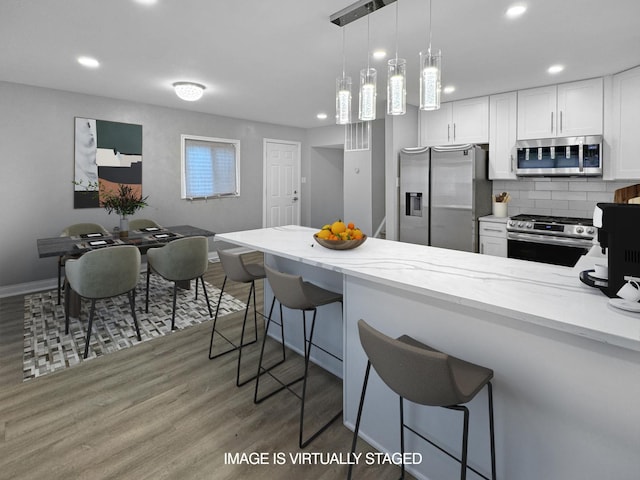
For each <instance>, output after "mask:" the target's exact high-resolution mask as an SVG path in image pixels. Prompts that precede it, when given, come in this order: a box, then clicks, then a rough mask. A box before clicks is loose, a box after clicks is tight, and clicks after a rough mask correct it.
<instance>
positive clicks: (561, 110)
mask: <svg viewBox="0 0 640 480" xmlns="http://www.w3.org/2000/svg"><path fill="white" fill-rule="evenodd" d="M560 133H562V110H560Z"/></svg>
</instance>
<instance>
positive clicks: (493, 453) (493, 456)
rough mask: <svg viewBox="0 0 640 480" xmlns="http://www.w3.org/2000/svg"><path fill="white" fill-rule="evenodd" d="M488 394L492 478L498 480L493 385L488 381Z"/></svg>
mask: <svg viewBox="0 0 640 480" xmlns="http://www.w3.org/2000/svg"><path fill="white" fill-rule="evenodd" d="M487 389H488V392H487V395H488V400H489V437H490V442H491V479H492V480H496V439H495V430H494V424H493V386H492V385H491V382H488V383H487Z"/></svg>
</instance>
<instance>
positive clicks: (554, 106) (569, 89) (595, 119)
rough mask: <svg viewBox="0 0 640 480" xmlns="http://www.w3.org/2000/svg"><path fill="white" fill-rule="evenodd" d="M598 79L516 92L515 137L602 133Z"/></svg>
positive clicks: (601, 89)
mask: <svg viewBox="0 0 640 480" xmlns="http://www.w3.org/2000/svg"><path fill="white" fill-rule="evenodd" d="M602 118H603V83H602V78H594V79H590V80H582V81H580V82H572V83H564V84H560V85H551V86H548V87H540V88H531V89H528V90H520V91H519V92H518V140H531V139H538V138H551V137H574V136H581V135H602Z"/></svg>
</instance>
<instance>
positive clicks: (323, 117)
mask: <svg viewBox="0 0 640 480" xmlns="http://www.w3.org/2000/svg"><path fill="white" fill-rule="evenodd" d="M316 117H317V118H318V120H326V119H327V114H326V113H319V114H318V115H316Z"/></svg>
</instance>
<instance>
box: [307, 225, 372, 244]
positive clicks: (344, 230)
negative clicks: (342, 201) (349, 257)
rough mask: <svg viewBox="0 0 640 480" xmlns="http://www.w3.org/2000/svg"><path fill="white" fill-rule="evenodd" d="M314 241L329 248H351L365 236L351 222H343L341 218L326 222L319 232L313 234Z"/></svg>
mask: <svg viewBox="0 0 640 480" xmlns="http://www.w3.org/2000/svg"><path fill="white" fill-rule="evenodd" d="M313 238H314V239H315V241H316V242H318V243H319V244H320V245H322V246H323V247H325V248H330V249H331V250H351V249H353V248H356V247H359V246H360V245H362V244H363V243H364V242H365V241H366V240H367V236H366V235H365V234H364V233H362V231H361V230H360V229H359V228H358V227H356V226H355V225H354V224H353V223H344V222H343V221H342V220H338V221H336V222H333V223H332V224H327V225H325V226H324V227H322V229H320V231H319V232H317V233H315V234H314V235H313Z"/></svg>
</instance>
